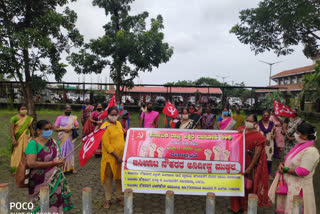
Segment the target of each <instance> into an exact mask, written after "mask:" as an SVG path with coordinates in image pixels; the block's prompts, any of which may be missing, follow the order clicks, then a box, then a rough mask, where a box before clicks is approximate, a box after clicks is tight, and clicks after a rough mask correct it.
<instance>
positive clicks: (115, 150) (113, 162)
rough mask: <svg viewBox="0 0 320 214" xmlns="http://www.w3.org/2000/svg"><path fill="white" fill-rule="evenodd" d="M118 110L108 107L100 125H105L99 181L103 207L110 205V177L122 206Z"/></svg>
mask: <svg viewBox="0 0 320 214" xmlns="http://www.w3.org/2000/svg"><path fill="white" fill-rule="evenodd" d="M118 117H119V112H118V109H117V108H116V107H111V108H109V109H108V118H107V121H106V122H105V123H103V124H102V126H101V127H107V130H106V131H105V133H104V135H103V137H102V140H101V145H102V159H101V171H100V172H101V183H102V184H104V190H105V199H106V200H105V202H104V205H103V207H104V208H106V209H109V208H110V206H111V191H112V179H113V180H115V182H116V201H118V202H120V204H121V205H122V206H123V197H122V195H121V190H122V189H121V163H122V156H123V150H124V145H125V144H124V138H123V129H122V126H121V123H120V122H119V121H118Z"/></svg>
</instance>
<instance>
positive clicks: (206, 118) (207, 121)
mask: <svg viewBox="0 0 320 214" xmlns="http://www.w3.org/2000/svg"><path fill="white" fill-rule="evenodd" d="M215 119H216V117H215V115H214V114H212V110H211V108H210V107H209V106H207V107H206V113H204V114H203V115H202V127H203V129H213V126H214V123H215Z"/></svg>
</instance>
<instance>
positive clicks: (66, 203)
mask: <svg viewBox="0 0 320 214" xmlns="http://www.w3.org/2000/svg"><path fill="white" fill-rule="evenodd" d="M36 133H37V137H36V138H35V139H34V140H31V141H30V142H29V143H28V146H27V147H26V149H25V154H26V157H27V164H28V166H29V167H30V175H29V197H30V199H31V200H32V202H33V203H34V205H35V206H34V207H35V209H34V210H33V212H32V213H36V212H39V211H40V198H39V195H40V187H41V186H47V185H48V186H49V211H50V213H63V211H67V210H70V209H72V208H73V207H74V205H73V204H72V201H71V192H70V189H69V187H68V184H67V180H66V178H65V176H64V174H63V170H62V169H61V167H62V166H63V164H64V161H63V159H62V154H61V148H60V143H59V142H56V141H55V140H53V139H52V138H51V136H52V125H51V123H50V122H49V121H47V120H39V121H38V122H37V125H36Z"/></svg>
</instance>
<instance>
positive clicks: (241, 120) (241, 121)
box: [232, 107, 245, 130]
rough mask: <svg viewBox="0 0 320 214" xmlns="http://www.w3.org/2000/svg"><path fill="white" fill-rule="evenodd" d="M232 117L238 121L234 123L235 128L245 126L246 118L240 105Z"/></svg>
mask: <svg viewBox="0 0 320 214" xmlns="http://www.w3.org/2000/svg"><path fill="white" fill-rule="evenodd" d="M232 119H234V121H236V124H235V125H234V127H233V130H238V128H239V127H241V126H244V120H245V118H244V116H243V115H241V111H240V108H239V107H237V108H236V114H235V115H233V116H232Z"/></svg>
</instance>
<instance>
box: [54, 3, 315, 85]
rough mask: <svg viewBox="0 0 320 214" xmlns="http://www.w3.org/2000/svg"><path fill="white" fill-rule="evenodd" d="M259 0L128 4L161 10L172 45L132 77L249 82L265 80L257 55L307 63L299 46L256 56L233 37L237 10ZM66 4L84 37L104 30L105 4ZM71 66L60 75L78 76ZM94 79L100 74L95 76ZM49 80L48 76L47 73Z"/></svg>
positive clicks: (285, 65)
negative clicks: (164, 58) (160, 60)
mask: <svg viewBox="0 0 320 214" xmlns="http://www.w3.org/2000/svg"><path fill="white" fill-rule="evenodd" d="M258 2H259V0H241V1H239V0H223V1H212V0H188V1H186V0H136V1H135V2H134V3H133V5H132V12H131V13H132V14H136V13H140V12H142V11H148V12H149V14H150V17H156V16H157V15H158V14H161V15H162V16H163V18H164V26H165V29H164V33H165V40H166V42H168V43H169V44H170V46H172V47H173V48H174V55H173V56H172V57H171V59H170V61H169V62H168V63H166V64H161V65H160V67H159V68H154V70H153V72H152V73H142V74H140V78H139V79H137V80H136V81H135V82H136V83H143V84H160V83H166V82H172V81H178V80H196V79H198V78H200V77H212V78H216V79H218V80H220V81H222V79H221V78H219V77H217V75H218V76H225V77H228V78H226V81H227V82H228V83H229V84H231V83H232V81H234V82H236V83H240V82H242V81H243V82H244V83H245V84H246V85H250V86H266V85H267V84H268V78H269V66H268V65H266V64H262V63H261V62H259V60H263V61H268V62H275V61H283V62H282V63H280V64H277V65H275V66H274V67H273V72H272V73H273V74H276V73H279V72H281V71H283V70H288V69H293V68H296V67H302V66H306V65H311V64H312V61H311V60H309V59H306V57H305V56H304V55H303V53H302V47H301V46H298V47H296V48H295V50H296V51H295V53H294V54H292V55H289V56H285V57H280V58H278V57H277V56H276V55H275V54H274V53H265V54H260V55H257V56H255V55H254V53H253V52H251V51H250V47H249V46H247V45H244V44H242V43H240V42H239V41H238V39H237V38H236V36H235V35H234V34H230V33H229V30H230V29H231V27H232V26H233V25H235V24H236V23H238V22H239V18H238V17H239V11H240V10H242V9H246V8H253V7H256V6H257V4H258ZM70 7H71V8H72V9H73V10H75V11H76V12H77V14H78V21H77V28H78V29H79V30H80V32H81V34H83V35H84V37H85V40H86V41H88V40H89V39H93V38H97V37H99V36H102V35H103V33H104V32H103V28H102V26H103V25H104V24H105V23H106V22H107V21H108V18H107V17H106V16H105V15H104V10H103V9H100V8H98V7H93V6H92V0H78V1H77V2H75V3H72V4H71V5H70ZM108 72H109V69H108V68H107V69H105V71H104V72H103V76H101V75H99V76H98V75H91V76H89V75H87V76H86V77H85V79H86V82H90V81H91V78H92V81H93V82H97V81H100V82H101V81H103V82H105V80H106V76H107V75H108ZM76 76H77V78H75V72H73V68H72V67H69V68H68V73H67V74H66V75H65V76H64V78H63V81H78V78H80V79H81V81H82V80H83V75H81V76H80V75H76ZM98 79H99V80H98ZM50 80H53V78H52V77H50Z"/></svg>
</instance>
